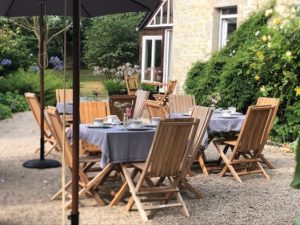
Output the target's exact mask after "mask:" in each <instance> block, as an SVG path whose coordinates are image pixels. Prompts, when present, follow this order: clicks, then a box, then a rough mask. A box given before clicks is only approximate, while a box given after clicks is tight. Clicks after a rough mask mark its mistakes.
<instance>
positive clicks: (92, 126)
mask: <svg viewBox="0 0 300 225" xmlns="http://www.w3.org/2000/svg"><path fill="white" fill-rule="evenodd" d="M88 128H102V129H107V128H111V126H108V125H101V126H96V125H94V124H91V125H88Z"/></svg>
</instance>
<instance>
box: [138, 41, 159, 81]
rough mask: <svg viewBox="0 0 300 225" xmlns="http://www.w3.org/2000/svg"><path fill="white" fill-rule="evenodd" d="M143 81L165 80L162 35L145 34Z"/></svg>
mask: <svg viewBox="0 0 300 225" xmlns="http://www.w3.org/2000/svg"><path fill="white" fill-rule="evenodd" d="M142 81H152V82H153V81H158V82H162V81H163V71H162V36H143V50H142Z"/></svg>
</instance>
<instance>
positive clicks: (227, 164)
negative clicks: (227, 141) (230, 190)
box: [214, 142, 243, 183]
mask: <svg viewBox="0 0 300 225" xmlns="http://www.w3.org/2000/svg"><path fill="white" fill-rule="evenodd" d="M214 144H215V146H216V148H217V150H218V152H219V153H220V156H221V158H222V159H223V161H224V162H225V164H226V165H225V166H224V168H223V170H222V171H221V173H220V176H224V175H225V173H226V171H227V170H228V169H229V170H230V172H231V174H232V175H233V177H234V178H235V179H236V180H237V181H238V182H239V183H243V182H242V180H241V178H240V177H239V175H238V174H237V172H236V171H235V169H234V168H233V166H232V165H231V164H230V163H231V162H230V161H229V160H228V158H227V156H226V155H225V154H226V153H225V148H226V147H227V149H226V151H227V150H228V147H229V146H225V148H224V151H223V150H222V149H221V147H220V145H219V144H218V143H217V142H214ZM232 154H234V153H232ZM230 158H232V155H231V157H230ZM233 158H234V157H233Z"/></svg>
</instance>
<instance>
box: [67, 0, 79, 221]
mask: <svg viewBox="0 0 300 225" xmlns="http://www.w3.org/2000/svg"><path fill="white" fill-rule="evenodd" d="M79 56H80V0H74V1H73V128H72V129H73V130H72V131H73V145H72V148H73V149H72V151H73V154H72V157H73V160H72V161H73V162H72V163H73V165H72V212H71V215H70V216H69V219H70V220H71V225H78V224H79V211H78V191H79V187H78V182H79V92H80V80H79V78H80V76H79V74H80V60H79Z"/></svg>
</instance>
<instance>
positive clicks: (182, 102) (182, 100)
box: [169, 95, 196, 113]
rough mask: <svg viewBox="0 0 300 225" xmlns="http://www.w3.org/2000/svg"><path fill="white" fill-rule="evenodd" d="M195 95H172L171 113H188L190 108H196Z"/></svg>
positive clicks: (170, 99) (170, 101)
mask: <svg viewBox="0 0 300 225" xmlns="http://www.w3.org/2000/svg"><path fill="white" fill-rule="evenodd" d="M195 105H196V104H195V96H194V95H170V97H169V108H170V113H187V112H188V110H189V108H193V106H195Z"/></svg>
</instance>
